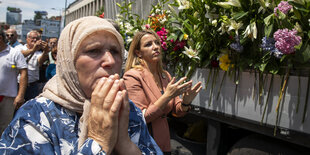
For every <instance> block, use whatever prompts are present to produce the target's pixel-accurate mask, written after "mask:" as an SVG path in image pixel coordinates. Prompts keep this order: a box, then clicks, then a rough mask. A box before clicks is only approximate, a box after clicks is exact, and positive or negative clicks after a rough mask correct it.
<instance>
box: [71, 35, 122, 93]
mask: <svg viewBox="0 0 310 155" xmlns="http://www.w3.org/2000/svg"><path fill="white" fill-rule="evenodd" d="M121 67H122V51H121V47H120V45H119V43H118V41H117V39H116V37H115V36H114V35H113V34H112V33H110V32H107V31H99V32H95V33H92V34H91V35H89V36H88V37H86V38H85V39H84V40H83V41H82V43H81V45H80V47H79V50H78V52H77V56H76V61H75V68H76V71H77V73H78V78H79V82H80V85H81V87H82V89H83V91H84V93H85V94H86V97H87V98H90V97H91V93H92V91H93V90H94V88H95V86H96V84H97V82H98V81H99V80H100V79H101V78H103V77H109V75H112V74H115V73H118V74H119V73H120V71H121Z"/></svg>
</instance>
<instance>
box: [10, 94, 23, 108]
mask: <svg viewBox="0 0 310 155" xmlns="http://www.w3.org/2000/svg"><path fill="white" fill-rule="evenodd" d="M24 102H25V99H24V97H21V96H18V95H17V96H16V97H15V99H14V103H13V104H14V105H15V109H18V108H20V107H21V106H22V105H23V104H24Z"/></svg>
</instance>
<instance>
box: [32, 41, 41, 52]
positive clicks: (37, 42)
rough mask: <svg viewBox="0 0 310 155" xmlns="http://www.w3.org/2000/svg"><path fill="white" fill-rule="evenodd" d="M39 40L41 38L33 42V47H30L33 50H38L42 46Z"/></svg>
mask: <svg viewBox="0 0 310 155" xmlns="http://www.w3.org/2000/svg"><path fill="white" fill-rule="evenodd" d="M41 42H42V40H37V41H36V43H34V45H33V48H32V49H33V52H35V51H38V50H40V49H41V48H42V46H41Z"/></svg>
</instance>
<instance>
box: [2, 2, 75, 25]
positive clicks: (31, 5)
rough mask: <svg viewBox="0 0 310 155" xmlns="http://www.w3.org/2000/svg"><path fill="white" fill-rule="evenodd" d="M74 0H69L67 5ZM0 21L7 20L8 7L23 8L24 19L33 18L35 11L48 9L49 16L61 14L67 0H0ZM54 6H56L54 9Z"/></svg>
mask: <svg viewBox="0 0 310 155" xmlns="http://www.w3.org/2000/svg"><path fill="white" fill-rule="evenodd" d="M73 1H74V0H67V3H68V4H67V6H68V5H69V4H70V3H72V2H73ZM0 2H1V3H0V22H5V20H6V12H7V10H6V9H7V7H8V6H10V7H17V8H20V9H21V10H22V12H21V14H22V21H24V20H25V19H33V17H34V11H47V12H48V17H51V16H59V15H60V13H61V10H63V9H64V8H65V0H0ZM52 8H55V10H53V9H52Z"/></svg>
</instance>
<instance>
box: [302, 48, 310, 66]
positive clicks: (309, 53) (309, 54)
mask: <svg viewBox="0 0 310 155" xmlns="http://www.w3.org/2000/svg"><path fill="white" fill-rule="evenodd" d="M301 55H302V58H303V62H307V61H308V60H309V59H310V45H309V44H306V45H305V46H304V48H303V52H302V53H301Z"/></svg>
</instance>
